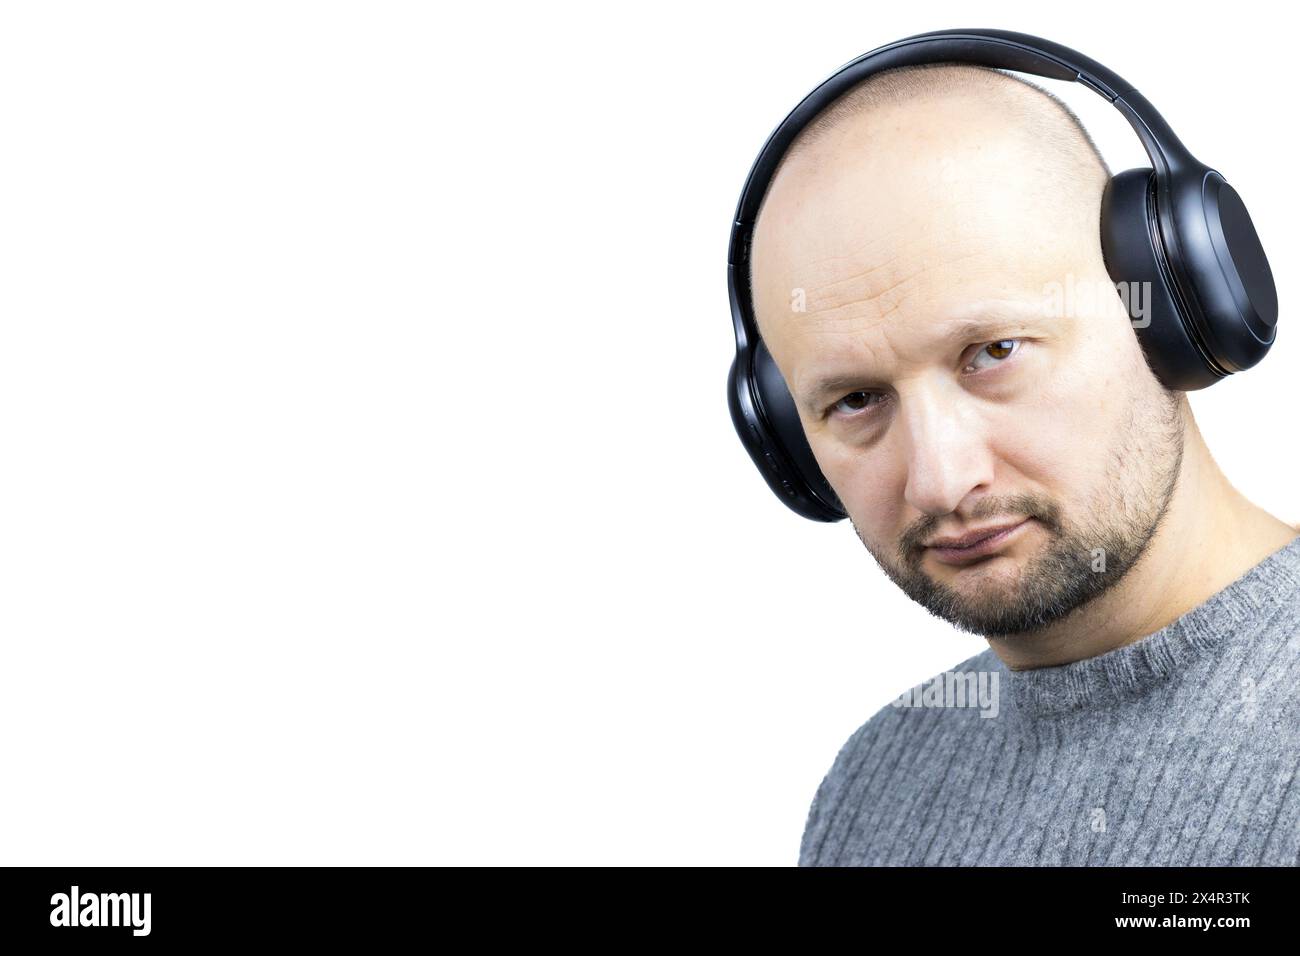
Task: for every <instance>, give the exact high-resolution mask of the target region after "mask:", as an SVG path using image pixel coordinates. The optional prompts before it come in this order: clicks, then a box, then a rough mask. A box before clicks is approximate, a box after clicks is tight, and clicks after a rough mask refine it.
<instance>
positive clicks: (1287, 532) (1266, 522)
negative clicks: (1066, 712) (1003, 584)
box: [989, 397, 1300, 670]
mask: <svg viewBox="0 0 1300 956" xmlns="http://www.w3.org/2000/svg"><path fill="white" fill-rule="evenodd" d="M1183 401H1184V402H1186V397H1184V398H1183ZM1183 421H1184V422H1185V425H1184V448H1183V463H1182V469H1181V471H1180V473H1179V476H1178V482H1177V486H1176V488H1175V490H1174V494H1173V497H1172V498H1171V500H1170V502H1169V508H1168V510H1167V511H1166V513H1165V517H1164V520H1163V521H1162V522H1161V523H1160V526H1159V527H1158V528H1157V530H1156V532H1155V534H1154V535H1153V536H1152V538H1151V541H1150V543H1149V544H1148V545H1147V548H1146V550H1145V551H1144V552H1143V553H1142V556H1141V557H1140V558H1139V559H1138V560H1137V561H1136V562H1135V563H1134V564H1133V566H1132V567H1131V568H1130V569H1129V571H1128V573H1127V574H1126V575H1124V577H1123V578H1122V579H1121V580H1120V581H1119V582H1118V583H1117V584H1116V585H1115V586H1114V587H1112V588H1110V589H1108V590H1107V591H1106V592H1104V593H1103V594H1101V595H1099V596H1098V597H1096V598H1094V599H1093V600H1092V601H1089V602H1088V603H1087V604H1086V605H1084V606H1083V607H1081V608H1079V609H1078V610H1076V611H1075V612H1074V613H1073V614H1070V615H1069V616H1067V617H1065V618H1064V619H1062V620H1060V621H1058V622H1056V623H1055V624H1053V625H1052V626H1050V627H1048V628H1045V629H1043V630H1040V631H1035V632H1033V633H1032V634H1023V635H1015V636H1012V637H1006V638H997V639H994V640H990V641H989V645H990V647H992V649H993V651H994V653H996V654H997V655H998V657H999V658H1001V660H1002V662H1003V663H1004V664H1006V665H1007V667H1008V668H1010V669H1011V670H1026V669H1029V668H1038V667H1054V666H1058V665H1061V664H1068V663H1071V662H1073V661H1077V660H1083V659H1085V658H1089V657H1095V656H1097V655H1098V654H1104V653H1106V652H1107V651H1111V650H1114V649H1116V648H1118V647H1122V646H1124V645H1125V644H1130V643H1132V642H1133V641H1136V640H1139V639H1140V638H1142V637H1145V636H1146V635H1148V634H1154V633H1155V632H1156V631H1158V630H1160V629H1161V628H1163V627H1167V626H1168V625H1169V624H1172V623H1173V622H1174V621H1176V620H1177V619H1178V618H1180V617H1182V616H1183V615H1184V614H1186V613H1187V612H1188V611H1190V610H1192V609H1193V608H1195V607H1196V606H1198V605H1199V604H1202V603H1203V602H1204V601H1206V600H1208V599H1209V598H1210V597H1211V596H1213V595H1214V594H1216V593H1218V592H1219V591H1221V590H1223V588H1225V587H1227V586H1228V585H1229V584H1231V583H1232V582H1233V581H1235V580H1237V578H1239V577H1241V576H1242V575H1243V574H1245V573H1246V572H1247V571H1249V570H1250V569H1251V568H1252V567H1254V566H1255V565H1256V564H1258V563H1259V562H1260V561H1262V560H1264V559H1265V558H1266V557H1268V556H1269V555H1270V554H1272V553H1273V552H1274V551H1277V550H1278V549H1279V548H1282V547H1284V546H1285V545H1286V544H1288V543H1289V542H1291V541H1292V540H1294V539H1295V538H1296V537H1297V534H1300V530H1298V529H1297V528H1293V527H1291V526H1290V525H1288V524H1286V523H1285V522H1283V521H1281V520H1279V519H1278V518H1275V517H1274V516H1273V515H1271V514H1269V513H1268V512H1266V511H1264V510H1263V509H1262V508H1260V507H1258V506H1256V505H1254V504H1252V503H1251V502H1250V501H1248V500H1247V499H1246V498H1245V496H1243V495H1242V494H1241V492H1239V491H1238V490H1237V489H1236V488H1234V487H1233V486H1232V484H1231V483H1230V482H1229V481H1228V479H1227V477H1226V476H1225V475H1224V474H1223V472H1222V470H1221V469H1220V468H1219V466H1218V464H1217V463H1216V462H1215V461H1214V458H1213V456H1212V455H1211V454H1210V450H1209V448H1207V447H1206V445H1205V440H1204V439H1203V437H1202V436H1201V432H1200V429H1199V428H1198V427H1197V425H1196V421H1195V419H1193V418H1192V416H1191V414H1190V413H1189V412H1188V410H1187V409H1186V407H1185V408H1184V417H1183Z"/></svg>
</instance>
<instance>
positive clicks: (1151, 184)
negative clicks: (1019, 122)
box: [1101, 167, 1223, 392]
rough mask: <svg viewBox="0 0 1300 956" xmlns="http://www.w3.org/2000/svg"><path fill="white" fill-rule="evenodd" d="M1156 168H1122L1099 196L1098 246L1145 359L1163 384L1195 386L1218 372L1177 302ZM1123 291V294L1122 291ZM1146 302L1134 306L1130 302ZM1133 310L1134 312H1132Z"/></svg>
mask: <svg viewBox="0 0 1300 956" xmlns="http://www.w3.org/2000/svg"><path fill="white" fill-rule="evenodd" d="M1155 176H1156V173H1155V170H1154V169H1151V168H1150V167H1141V168H1137V169H1126V170H1124V171H1123V172H1121V173H1117V174H1116V175H1114V176H1112V177H1111V178H1110V181H1109V182H1107V183H1106V188H1105V190H1104V191H1103V193H1102V197H1101V250H1102V256H1103V258H1104V259H1105V262H1106V271H1107V272H1108V273H1109V274H1110V278H1111V281H1112V282H1114V283H1115V284H1116V286H1117V290H1116V291H1117V294H1120V296H1121V299H1123V300H1124V301H1126V302H1127V303H1128V304H1129V305H1128V309H1127V311H1128V313H1129V317H1130V320H1131V322H1132V324H1133V330H1134V332H1136V333H1137V337H1138V342H1139V343H1140V344H1141V346H1142V351H1143V352H1144V353H1145V355H1146V359H1147V364H1148V365H1150V367H1151V371H1152V372H1154V373H1155V376H1156V378H1158V379H1159V380H1160V381H1161V383H1163V384H1164V386H1165V387H1166V388H1172V389H1180V390H1182V391H1188V392H1190V391H1195V390H1196V389H1201V388H1205V387H1207V386H1209V385H1213V384H1214V383H1215V382H1217V381H1219V380H1220V379H1221V378H1223V376H1222V375H1220V374H1218V373H1216V372H1215V371H1214V367H1213V365H1212V364H1211V362H1212V361H1213V360H1212V359H1210V360H1209V361H1207V357H1206V356H1205V355H1204V354H1203V351H1202V349H1201V347H1199V346H1198V345H1197V344H1196V340H1195V339H1194V337H1193V335H1192V333H1191V332H1190V331H1189V328H1190V321H1191V319H1190V316H1187V315H1186V314H1185V313H1184V311H1183V309H1182V308H1181V307H1180V305H1179V297H1178V293H1177V292H1176V290H1175V286H1174V282H1175V279H1174V277H1173V275H1172V274H1171V272H1170V270H1169V264H1168V262H1167V260H1166V255H1165V248H1164V242H1163V241H1162V239H1161V237H1160V227H1159V225H1158V223H1157V218H1156V210H1155ZM1121 293H1122V294H1121ZM1135 302H1136V303H1138V304H1142V305H1145V309H1135V308H1134V307H1133V304H1134V303H1135ZM1135 313H1137V314H1135Z"/></svg>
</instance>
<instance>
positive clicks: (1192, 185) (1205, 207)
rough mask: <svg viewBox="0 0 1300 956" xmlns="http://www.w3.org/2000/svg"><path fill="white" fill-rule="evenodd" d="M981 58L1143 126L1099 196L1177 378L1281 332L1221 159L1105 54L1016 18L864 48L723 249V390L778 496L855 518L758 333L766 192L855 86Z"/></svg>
mask: <svg viewBox="0 0 1300 956" xmlns="http://www.w3.org/2000/svg"><path fill="white" fill-rule="evenodd" d="M937 62H959V63H974V64H978V65H981V66H989V67H994V68H998V69H1004V70H1014V71H1018V72H1023V73H1032V74H1035V75H1037V76H1044V77H1048V78H1050V79H1056V80H1077V81H1079V82H1080V83H1083V84H1084V85H1085V86H1088V87H1091V88H1092V89H1093V90H1095V91H1096V92H1098V93H1100V94H1101V95H1102V96H1104V97H1105V98H1106V99H1107V100H1109V101H1110V102H1111V103H1112V104H1114V105H1115V107H1116V108H1117V109H1118V110H1119V111H1120V112H1121V113H1123V114H1124V116H1125V117H1127V119H1128V121H1129V123H1131V124H1132V126H1133V129H1134V130H1136V131H1137V134H1138V136H1139V137H1141V139H1142V145H1143V146H1145V147H1146V151H1147V155H1148V156H1150V158H1151V167H1150V168H1147V167H1143V168H1139V169H1129V170H1125V171H1124V172H1121V173H1119V174H1117V175H1115V176H1113V177H1112V178H1111V179H1110V181H1109V182H1108V183H1107V184H1106V189H1105V192H1104V193H1103V195H1102V200H1101V247H1102V252H1103V256H1104V258H1105V262H1106V268H1107V271H1108V272H1109V273H1110V277H1111V279H1112V280H1114V282H1115V283H1116V284H1117V291H1118V288H1120V287H1119V286H1118V284H1119V283H1121V282H1122V283H1127V285H1126V286H1124V287H1123V288H1134V285H1133V284H1134V283H1144V282H1148V283H1150V285H1149V286H1136V288H1142V289H1147V288H1149V289H1150V290H1151V295H1150V300H1151V301H1150V303H1149V308H1150V313H1149V319H1150V321H1149V322H1147V323H1146V324H1145V325H1144V326H1139V324H1138V323H1134V328H1135V330H1136V333H1137V335H1138V338H1139V341H1140V342H1141V345H1142V348H1143V350H1144V352H1145V354H1146V357H1147V361H1148V362H1149V363H1150V365H1151V368H1152V370H1153V371H1154V372H1155V374H1156V375H1157V377H1158V378H1159V379H1160V381H1161V382H1163V383H1164V384H1165V386H1166V387H1168V388H1173V389H1180V390H1183V391H1192V390H1194V389H1199V388H1204V387H1206V386H1207V385H1212V384H1214V383H1215V382H1217V381H1219V380H1220V379H1221V378H1224V377H1226V376H1228V375H1231V374H1232V373H1233V372H1239V371H1242V370H1243V369H1248V368H1250V367H1251V366H1253V365H1255V364H1256V363H1257V362H1258V361H1259V360H1260V359H1262V358H1263V357H1264V355H1265V354H1266V353H1267V352H1268V350H1269V347H1270V346H1271V345H1272V344H1273V339H1274V337H1275V334H1276V327H1277V290H1276V289H1275V287H1274V285H1273V273H1272V270H1270V269H1269V265H1268V259H1267V257H1266V256H1265V255H1264V248H1263V246H1262V245H1261V244H1260V241H1259V237H1258V236H1257V235H1256V233H1255V227H1254V224H1253V223H1252V222H1251V221H1250V214H1249V213H1248V212H1247V211H1246V207H1245V205H1244V204H1243V203H1242V201H1241V197H1240V196H1238V195H1237V192H1236V190H1234V189H1233V188H1232V187H1231V186H1229V185H1228V183H1227V182H1226V181H1225V180H1224V178H1223V176H1221V175H1220V174H1219V173H1218V172H1217V171H1216V170H1214V169H1211V168H1210V167H1208V166H1206V165H1205V164H1203V163H1201V162H1200V161H1198V160H1197V159H1196V158H1195V157H1193V156H1192V154H1191V153H1189V152H1188V151H1187V149H1186V148H1185V147H1184V146H1183V144H1182V143H1180V142H1179V141H1178V137H1176V136H1175V135H1174V133H1173V131H1172V130H1171V129H1170V128H1169V125H1168V124H1167V123H1166V122H1165V121H1164V119H1162V118H1161V116H1160V114H1159V113H1157V112H1156V110H1155V107H1153V106H1152V105H1151V104H1150V103H1149V102H1147V99H1146V97H1144V96H1143V95H1142V94H1141V93H1139V92H1138V91H1137V90H1135V89H1134V88H1133V86H1132V85H1131V84H1129V83H1126V82H1125V81H1124V80H1122V79H1121V78H1120V77H1118V76H1116V75H1115V74H1114V73H1112V72H1111V71H1110V70H1108V69H1107V68H1106V67H1104V66H1102V65H1101V64H1100V63H1097V62H1096V61H1095V60H1091V59H1089V58H1088V57H1086V56H1082V55H1081V54H1079V53H1076V52H1075V51H1074V50H1070V49H1068V48H1066V47H1063V46H1061V45H1060V44H1058V43H1052V42H1051V41H1049V40H1043V39H1041V38H1039V37H1034V36H1029V35H1027V34H1024V33H1013V32H1011V31H1008V30H979V29H973V30H936V31H933V32H930V33H920V34H917V35H916V36H911V37H907V38H906V39H903V40H899V41H897V42H895V43H890V44H887V45H886V46H882V47H879V48H877V49H875V50H872V51H871V52H870V53H866V54H863V55H862V56H860V57H858V58H857V59H856V60H853V61H852V62H850V63H847V64H845V65H844V66H843V67H841V68H840V69H839V70H838V71H837V72H836V73H835V74H834V75H833V76H831V77H830V78H829V79H828V80H826V81H825V82H823V83H822V84H821V85H820V86H818V87H817V88H816V89H815V90H813V91H812V92H811V93H809V94H808V95H807V96H806V97H804V99H803V101H802V102H800V103H799V105H798V106H796V107H795V108H794V110H792V111H791V113H790V115H789V116H787V117H786V118H785V120H784V121H783V122H782V123H781V125H780V126H778V127H777V128H776V129H775V130H774V131H773V132H772V135H771V136H769V137H768V140H767V143H766V144H765V145H764V146H763V151H762V152H761V153H759V156H758V159H757V161H756V162H755V163H754V167H753V169H751V170H750V172H749V178H748V179H747V180H746V181H745V188H744V191H743V192H742V193H741V195H740V203H739V205H738V206H737V207H736V217H735V221H734V223H733V226H732V231H731V246H730V249H729V251H728V254H727V286H728V290H729V292H730V296H731V317H732V322H733V324H734V325H735V329H736V358H735V360H734V361H733V362H732V365H731V370H730V372H729V373H728V375H727V402H728V404H729V405H730V407H731V420H732V422H733V423H734V424H735V426H736V431H737V433H738V434H739V435H740V439H741V441H742V442H744V445H745V448H746V449H747V450H748V451H749V455H750V457H751V458H753V460H754V464H755V465H757V466H758V469H759V471H760V472H762V474H763V477H764V478H766V479H767V483H768V485H769V486H770V487H771V488H772V490H773V491H774V492H775V493H776V495H777V497H778V498H780V499H781V500H782V501H783V502H785V503H786V504H787V505H788V506H789V507H790V508H791V509H793V510H794V511H796V512H797V513H799V514H801V515H803V516H804V517H805V518H811V519H813V520H815V521H839V520H840V519H842V518H845V517H847V514H846V512H845V510H844V506H843V504H842V503H841V502H840V500H839V498H838V497H837V496H836V494H835V492H834V491H833V490H832V489H831V487H830V484H829V483H828V482H827V481H826V477H825V476H824V475H823V474H822V472H821V469H820V467H819V466H818V464H817V461H816V459H815V458H814V457H813V453H812V450H811V448H810V447H809V445H808V440H807V437H806V436H805V434H804V430H803V426H802V424H801V423H800V421H799V414H798V412H797V411H796V409H795V404H794V400H793V399H792V398H791V396H790V392H789V390H788V389H787V387H786V382H785V379H784V378H783V377H782V375H781V372H780V370H779V369H778V368H777V367H776V363H775V362H774V361H773V359H772V356H771V354H770V353H769V352H768V350H767V348H766V346H765V345H764V344H763V341H762V339H761V338H760V336H759V333H758V325H757V322H756V321H755V319H754V309H753V299H752V292H751V289H750V286H749V246H750V239H751V237H752V235H753V230H754V222H755V220H756V218H757V217H758V210H759V206H760V204H761V203H762V200H763V195H764V194H765V193H766V191H767V188H768V185H769V184H770V182H771V180H772V175H773V173H774V172H775V171H776V167H777V164H778V163H779V162H780V160H781V157H782V156H783V155H784V153H785V151H786V149H787V148H788V147H789V145H790V143H791V142H792V141H793V139H794V138H795V136H796V135H797V134H798V133H799V131H800V130H802V129H803V128H804V127H805V126H806V125H807V124H808V123H809V122H810V121H811V120H812V119H813V118H814V117H815V116H817V115H818V114H819V113H820V112H821V110H822V109H823V108H824V107H826V106H828V105H829V104H830V103H831V102H832V101H833V100H834V99H836V98H837V97H838V96H840V94H842V93H844V92H845V91H846V90H848V89H849V87H851V86H853V85H854V84H855V83H858V82H859V81H861V80H862V79H864V78H865V77H867V76H870V75H871V74H873V73H879V72H881V71H882V70H888V69H892V68H894V67H900V66H910V65H913V64H918V63H937Z"/></svg>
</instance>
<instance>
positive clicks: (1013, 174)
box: [750, 63, 1110, 398]
mask: <svg viewBox="0 0 1300 956" xmlns="http://www.w3.org/2000/svg"><path fill="white" fill-rule="evenodd" d="M1109 177H1110V170H1109V169H1108V167H1107V165H1106V163H1105V161H1104V159H1103V158H1102V156H1101V154H1100V153H1099V152H1098V150H1097V148H1096V146H1095V144H1094V143H1093V141H1092V139H1091V137H1090V136H1089V135H1088V133H1087V132H1086V131H1085V130H1084V129H1083V127H1082V125H1081V124H1080V123H1079V120H1078V118H1077V117H1076V116H1075V114H1074V113H1073V112H1072V111H1071V110H1070V109H1069V108H1068V106H1066V104H1065V103H1063V102H1062V101H1061V100H1059V99H1058V98H1056V97H1054V96H1052V95H1051V94H1050V93H1048V92H1047V91H1045V90H1043V89H1041V88H1039V87H1037V86H1035V85H1033V84H1031V83H1028V82H1026V81H1024V80H1022V79H1020V78H1018V77H1016V76H1013V75H1011V74H1009V73H1005V72H1002V71H1000V70H995V69H992V68H987V67H980V66H973V65H967V64H953V63H942V64H926V65H921V66H911V67H902V68H898V69H894V70H889V71H886V72H884V73H879V74H875V75H873V76H871V77H868V78H867V79H866V80H864V81H863V82H861V83H859V84H858V85H856V86H855V87H853V88H851V89H850V90H848V91H847V92H846V93H844V94H843V95H841V96H840V97H839V98H838V99H837V100H836V101H835V102H833V103H832V104H831V105H830V106H829V107H828V108H826V109H825V110H823V112H822V113H821V114H820V115H819V117H817V118H816V119H815V120H814V121H813V122H812V123H811V124H810V125H808V126H807V127H806V128H805V129H804V130H803V131H802V132H801V133H800V135H799V136H798V137H797V138H796V139H795V141H794V142H793V143H792V145H791V147H790V149H789V150H787V152H786V154H785V156H784V157H783V159H782V161H781V163H780V164H779V166H778V168H777V171H776V173H775V175H774V177H773V179H772V182H771V184H770V186H769V188H768V190H767V193H766V195H765V197H764V199H763V203H762V205H761V208H760V210H759V215H758V218H757V222H756V224H755V227H754V235H753V241H752V245H751V260H750V270H751V271H750V279H751V287H752V289H753V301H754V308H755V315H756V318H757V320H758V323H759V327H760V332H761V334H762V335H763V338H764V340H765V341H766V342H767V344H768V347H769V349H770V350H771V352H772V354H773V357H774V358H776V360H777V363H778V365H779V366H781V369H782V371H783V372H784V373H786V376H787V381H788V380H789V378H790V377H791V375H792V374H793V375H794V376H798V375H799V369H798V368H797V367H795V365H796V356H795V355H794V352H793V349H792V348H791V347H790V342H789V341H787V337H786V336H784V335H783V331H784V329H782V328H779V327H778V326H781V325H789V324H790V322H791V321H795V320H797V321H798V322H799V323H801V324H802V326H803V327H804V328H805V329H807V328H810V327H811V328H822V329H824V328H826V327H827V323H830V324H831V325H833V324H834V323H836V322H838V321H840V320H841V319H843V318H845V317H847V316H854V317H856V318H858V319H862V320H865V321H871V320H873V319H876V318H880V319H884V318H893V319H896V320H897V319H901V318H903V317H905V316H906V315H909V314H912V313H913V312H915V314H916V315H917V316H930V317H941V316H945V315H952V314H955V313H956V312H957V311H960V310H961V308H962V307H963V306H964V305H965V304H969V303H971V302H973V301H974V300H975V299H976V298H978V297H979V296H984V295H988V296H993V297H997V296H999V295H1001V294H1003V293H1007V292H1011V293H1012V294H1013V295H1018V296H1020V297H1021V298H1022V299H1025V298H1030V297H1032V296H1033V295H1034V294H1036V293H1037V294H1041V290H1042V288H1043V286H1044V284H1045V283H1051V282H1053V281H1060V279H1061V278H1062V276H1063V274H1064V273H1065V272H1076V273H1077V272H1079V271H1081V270H1082V271H1088V272H1092V273H1093V274H1094V275H1098V274H1099V275H1100V276H1101V277H1102V278H1103V279H1104V278H1105V275H1106V273H1105V270H1104V266H1103V260H1102V257H1101V246H1100V230H1099V226H1100V203H1101V197H1102V192H1103V190H1104V189H1105V186H1106V183H1107V181H1108V179H1109ZM1098 270H1100V271H1099V272H1098ZM1013 286H1014V290H1012V287H1013ZM796 291H797V292H798V294H799V296H800V299H801V308H799V309H797V310H795V311H796V312H797V313H798V314H797V315H794V316H792V315H791V312H792V310H791V295H792V292H796ZM904 303H906V304H907V305H910V306H912V308H911V309H904V308H903V305H904ZM792 391H793V385H792ZM797 397H798V396H796V398H797Z"/></svg>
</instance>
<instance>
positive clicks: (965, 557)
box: [927, 518, 1034, 565]
mask: <svg viewBox="0 0 1300 956" xmlns="http://www.w3.org/2000/svg"><path fill="white" fill-rule="evenodd" d="M1033 520H1034V519H1033V518H1025V519H1024V520H1022V521H1018V522H1016V523H1015V524H1009V525H1003V526H1002V527H1000V528H991V529H987V530H985V531H976V532H972V533H971V534H968V535H966V536H965V538H958V539H945V540H957V541H964V542H966V545H965V547H958V546H955V545H946V546H935V545H930V546H928V547H927V550H928V551H929V552H930V553H931V554H933V555H934V556H935V558H936V560H938V561H941V562H943V563H944V564H956V565H961V564H969V563H970V562H972V561H975V560H978V559H979V558H983V557H987V556H988V555H990V554H992V553H993V552H995V551H998V550H999V549H1001V548H1002V547H1004V546H1005V545H1007V544H1009V543H1010V542H1011V541H1012V540H1013V539H1014V538H1015V537H1016V536H1017V535H1019V534H1020V532H1021V531H1022V530H1023V529H1024V528H1025V526H1026V525H1028V524H1029V522H1031V521H1033Z"/></svg>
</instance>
